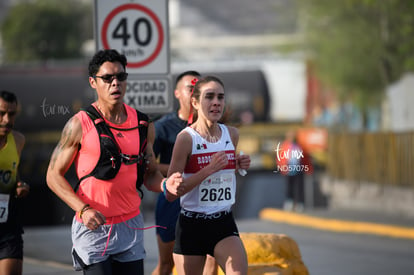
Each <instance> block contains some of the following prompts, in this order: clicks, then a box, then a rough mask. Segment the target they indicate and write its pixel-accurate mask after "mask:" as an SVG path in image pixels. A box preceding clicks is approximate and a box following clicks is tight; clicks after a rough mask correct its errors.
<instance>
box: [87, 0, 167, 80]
mask: <svg viewBox="0 0 414 275" xmlns="http://www.w3.org/2000/svg"><path fill="white" fill-rule="evenodd" d="M95 18H96V28H95V32H96V45H97V49H98V50H99V49H116V50H118V51H119V52H120V53H122V54H124V55H125V56H126V57H127V59H128V65H127V68H128V72H129V73H130V74H134V73H140V74H141V73H145V74H167V73H169V45H168V0H157V1H149V0H146V1H145V0H140V1H131V0H129V1H114V0H95Z"/></svg>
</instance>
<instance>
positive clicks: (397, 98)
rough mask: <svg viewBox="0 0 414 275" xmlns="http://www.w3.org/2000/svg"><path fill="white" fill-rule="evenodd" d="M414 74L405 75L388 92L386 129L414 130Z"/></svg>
mask: <svg viewBox="0 0 414 275" xmlns="http://www.w3.org/2000/svg"><path fill="white" fill-rule="evenodd" d="M413 104H414V73H407V74H405V75H404V76H403V77H402V78H401V80H400V81H398V82H396V83H394V84H392V85H390V86H389V87H388V89H387V91H386V104H385V105H386V109H385V110H384V111H385V112H386V113H385V114H384V116H385V117H386V119H387V123H386V124H387V125H385V128H386V129H388V130H393V131H410V130H414V108H413Z"/></svg>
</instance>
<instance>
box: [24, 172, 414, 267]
mask: <svg viewBox="0 0 414 275" xmlns="http://www.w3.org/2000/svg"><path fill="white" fill-rule="evenodd" d="M251 178H253V179H251V180H248V181H245V182H242V183H241V184H242V185H243V188H242V189H241V190H240V192H239V195H238V196H239V198H238V199H239V200H238V205H236V206H235V216H236V219H237V223H238V226H239V230H240V231H241V232H265V233H276V234H286V235H288V236H290V237H291V238H293V239H294V240H295V241H296V242H297V244H298V246H299V249H300V252H301V254H302V258H303V262H304V264H305V265H306V266H307V268H308V269H309V271H310V274H312V275H342V274H343V275H349V274H353V275H374V274H375V275H376V274H399V275H405V274H407V275H408V274H413V273H414V261H413V260H412V259H413V257H414V238H410V237H409V235H401V236H393V237H391V236H389V235H387V234H378V233H376V232H370V231H369V230H367V231H364V232H365V233H357V232H356V231H354V230H343V232H337V231H332V230H331V227H330V226H329V224H330V223H331V222H332V219H333V218H334V219H335V220H344V221H347V225H348V226H349V224H351V228H352V225H353V224H352V221H354V222H355V223H354V225H355V226H360V225H361V222H367V221H368V222H369V223H370V225H372V224H377V225H384V224H392V225H393V226H396V227H397V226H398V228H403V229H405V231H409V233H410V232H411V231H413V232H414V220H413V219H407V218H403V217H397V216H384V215H378V214H373V213H366V212H365V213H364V212H349V211H348V212H347V211H335V210H331V209H328V208H319V209H316V210H315V209H308V210H306V211H305V212H304V213H302V214H303V215H304V216H297V214H296V213H290V212H283V213H281V212H280V211H279V212H277V211H276V213H277V215H278V218H280V219H279V221H272V220H268V219H266V220H264V219H261V218H259V214H260V212H261V209H263V208H267V207H268V208H270V209H272V208H273V209H277V208H278V207H280V206H281V204H282V202H283V192H284V184H283V179H281V178H279V177H277V176H275V175H272V174H271V173H270V174H260V175H255V177H251ZM147 199H149V197H147ZM279 210H280V209H279ZM295 215H296V216H295ZM281 217H282V218H281ZM312 217H317V218H318V219H317V223H318V226H317V228H314V227H312V226H311V223H306V224H305V223H302V224H301V223H300V222H299V223H298V222H297V220H299V221H301V220H307V219H308V218H312ZM293 218H295V219H293ZM145 221H146V225H147V226H150V225H154V221H153V214H152V212H149V214H146V215H145ZM292 221H295V222H292ZM324 225H326V226H324ZM367 228H368V229H369V228H370V227H367ZM25 231H26V233H25V234H24V241H25V248H24V249H25V259H24V274H28V275H35V274H36V275H37V274H42V275H48V274H58V275H74V274H81V273H79V272H75V271H73V269H72V267H71V256H70V249H71V241H70V226H69V225H63V226H51V227H29V228H26V229H25ZM144 234H145V247H146V251H147V258H146V260H145V274H151V271H152V270H153V268H154V267H155V265H156V261H157V248H156V240H155V230H154V229H150V230H147V231H145V233H144Z"/></svg>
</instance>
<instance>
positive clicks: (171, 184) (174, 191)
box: [164, 172, 184, 201]
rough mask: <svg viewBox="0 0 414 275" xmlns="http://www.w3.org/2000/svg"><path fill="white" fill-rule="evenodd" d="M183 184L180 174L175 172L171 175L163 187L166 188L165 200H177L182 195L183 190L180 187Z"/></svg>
mask: <svg viewBox="0 0 414 275" xmlns="http://www.w3.org/2000/svg"><path fill="white" fill-rule="evenodd" d="M182 184H183V177H182V174H181V173H179V172H175V173H174V174H172V175H171V176H170V177H169V178H168V179H167V182H166V185H165V187H166V188H167V190H166V192H164V193H165V194H166V199H167V200H168V201H173V200H175V199H177V198H178V197H179V196H181V195H183V192H184V188H183V187H182Z"/></svg>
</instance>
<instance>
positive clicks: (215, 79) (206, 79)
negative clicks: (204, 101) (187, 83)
mask: <svg viewBox="0 0 414 275" xmlns="http://www.w3.org/2000/svg"><path fill="white" fill-rule="evenodd" d="M208 82H217V83H218V84H220V85H221V87H223V89H224V84H223V81H221V80H220V78H218V77H216V76H213V75H207V76H205V77H202V78H200V79H199V80H198V81H197V83H196V85H195V86H194V89H193V93H192V95H191V97H194V98H195V99H196V100H197V101H199V100H200V94H201V91H200V88H201V86H203V85H204V84H206V83H208Z"/></svg>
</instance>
